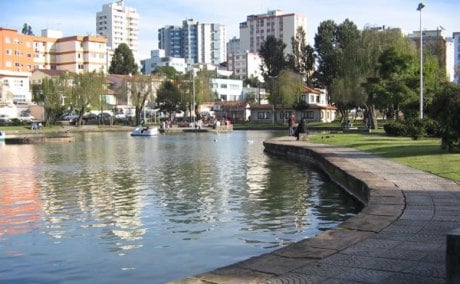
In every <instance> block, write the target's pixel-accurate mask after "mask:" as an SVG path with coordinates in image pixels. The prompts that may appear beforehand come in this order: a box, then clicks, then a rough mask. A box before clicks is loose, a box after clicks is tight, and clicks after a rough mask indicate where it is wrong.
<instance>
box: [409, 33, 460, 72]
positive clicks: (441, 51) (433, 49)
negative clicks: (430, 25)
mask: <svg viewBox="0 0 460 284" xmlns="http://www.w3.org/2000/svg"><path fill="white" fill-rule="evenodd" d="M454 35H455V33H454ZM407 37H408V38H409V39H411V40H412V41H413V42H414V43H415V44H416V46H417V48H420V31H414V32H412V33H411V34H408V35H407ZM422 43H423V50H424V53H425V52H428V53H430V54H433V55H436V56H437V57H438V61H439V64H440V67H441V68H444V69H445V70H446V75H447V76H448V77H450V76H451V74H452V75H453V74H454V71H453V70H452V69H453V67H452V62H451V61H452V60H454V58H452V51H451V50H450V46H449V39H448V38H445V37H444V30H443V29H439V28H438V29H436V30H423V31H422ZM454 45H455V43H454ZM457 60H458V58H457ZM457 62H458V61H457Z"/></svg>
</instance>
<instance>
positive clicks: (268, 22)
mask: <svg viewBox="0 0 460 284" xmlns="http://www.w3.org/2000/svg"><path fill="white" fill-rule="evenodd" d="M298 27H303V29H304V31H305V32H307V18H306V17H305V16H303V15H300V14H296V13H288V14H286V13H284V12H282V11H280V10H273V11H268V12H267V13H266V14H260V15H250V16H247V19H246V22H242V23H240V50H242V51H246V50H248V51H249V52H258V51H259V49H260V47H261V46H262V45H263V43H264V42H265V39H266V38H267V37H268V36H274V37H275V38H277V39H281V40H282V41H283V42H284V43H285V44H286V49H285V53H286V54H288V53H292V45H291V37H293V36H295V34H296V32H297V28H298Z"/></svg>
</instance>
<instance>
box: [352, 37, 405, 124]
mask: <svg viewBox="0 0 460 284" xmlns="http://www.w3.org/2000/svg"><path fill="white" fill-rule="evenodd" d="M392 46H395V47H397V49H404V48H405V47H407V48H410V47H409V45H408V41H407V39H406V38H404V37H403V35H402V33H401V30H399V29H381V28H366V29H364V30H363V31H362V33H361V39H360V44H359V49H358V60H359V64H360V65H359V66H360V74H361V76H362V77H363V82H362V84H361V86H362V87H363V89H364V91H363V92H361V93H359V95H360V96H361V98H360V101H362V102H363V104H362V105H361V106H362V107H364V109H365V111H366V113H367V114H368V118H369V120H370V121H369V123H370V126H371V128H372V129H376V128H378V122H377V106H381V103H380V97H379V95H378V94H380V93H381V92H382V86H381V85H380V81H381V78H380V75H379V68H378V65H379V58H380V56H381V55H382V53H383V51H384V50H386V49H388V48H390V47H392Z"/></svg>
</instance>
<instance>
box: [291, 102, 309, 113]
mask: <svg viewBox="0 0 460 284" xmlns="http://www.w3.org/2000/svg"><path fill="white" fill-rule="evenodd" d="M293 107H294V109H295V110H297V111H304V110H307V109H308V107H309V104H308V103H307V102H305V101H303V100H300V101H299V102H297V103H294V105H293Z"/></svg>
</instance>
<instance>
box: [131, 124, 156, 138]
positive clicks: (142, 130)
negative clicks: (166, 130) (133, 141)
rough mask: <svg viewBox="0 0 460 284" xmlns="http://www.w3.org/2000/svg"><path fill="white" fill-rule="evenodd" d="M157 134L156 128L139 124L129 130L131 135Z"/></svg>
mask: <svg viewBox="0 0 460 284" xmlns="http://www.w3.org/2000/svg"><path fill="white" fill-rule="evenodd" d="M157 134H158V128H156V127H149V126H140V125H139V126H137V127H136V128H135V129H134V130H133V131H132V132H131V136H155V135H157Z"/></svg>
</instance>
